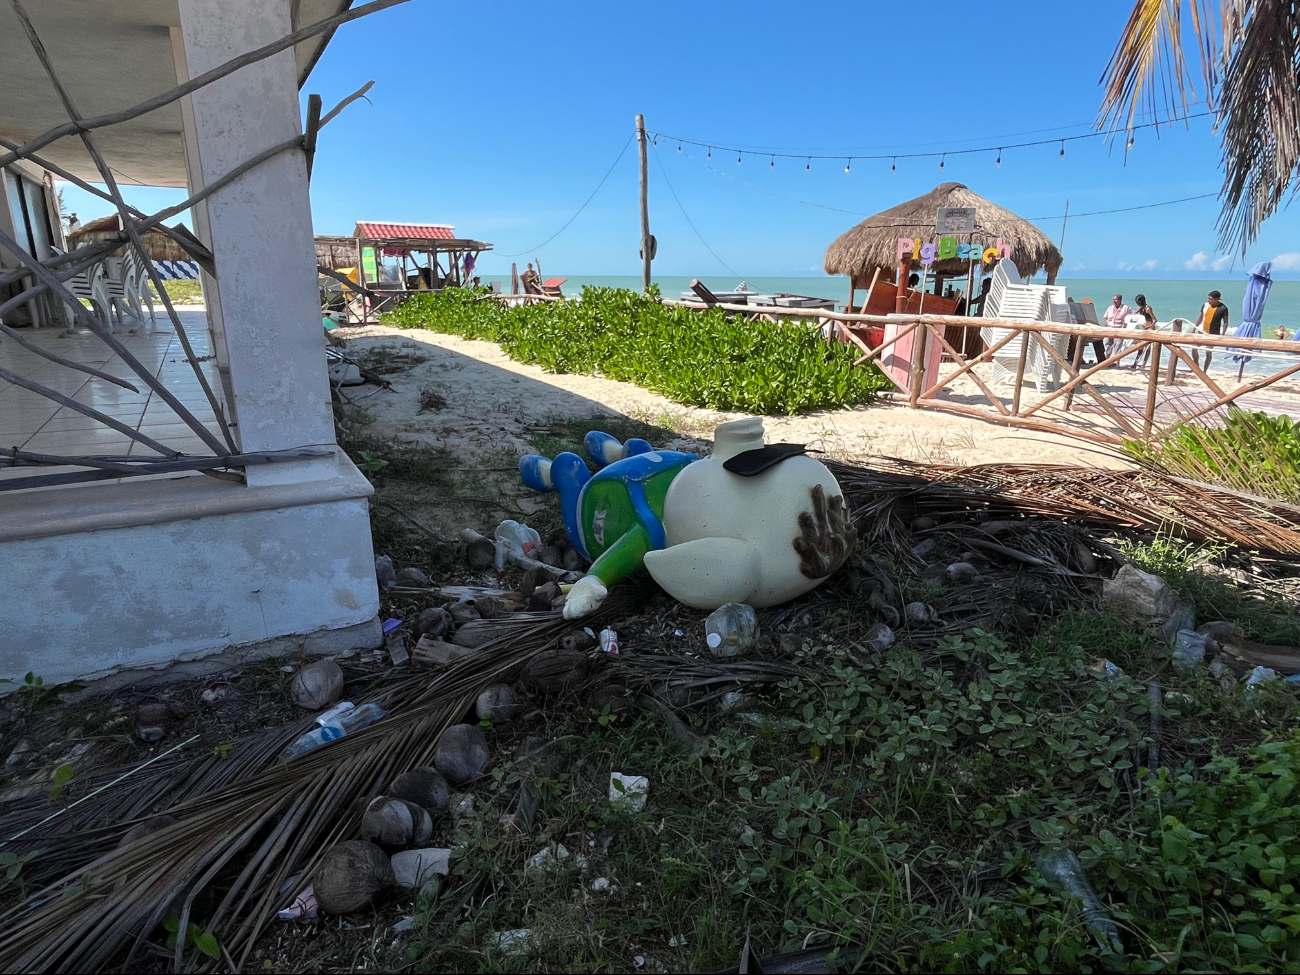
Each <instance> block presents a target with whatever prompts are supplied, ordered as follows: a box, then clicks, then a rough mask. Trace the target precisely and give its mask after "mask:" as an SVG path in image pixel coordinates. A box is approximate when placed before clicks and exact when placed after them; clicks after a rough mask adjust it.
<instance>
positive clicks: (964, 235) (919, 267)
mask: <svg viewBox="0 0 1300 975" xmlns="http://www.w3.org/2000/svg"><path fill="white" fill-rule="evenodd" d="M953 211H965V212H964V213H958V214H954V216H956V217H958V218H961V217H966V218H967V220H966V222H965V223H964V224H957V223H954V224H951V225H950V226H947V227H945V226H940V221H941V219H942V218H943V217H946V216H947V215H948V214H953ZM944 238H949V239H950V240H951V244H950V245H948V248H947V249H945V248H944V247H943V244H944ZM903 240H908V241H911V242H912V246H911V247H910V248H908V249H906V250H904V249H903V245H902V243H901V242H902V241H903ZM927 243H929V244H933V245H934V247H935V254H934V256H933V258H932V259H931V260H930V261H927V262H925V263H924V264H923V263H922V262H923V261H924V254H923V253H922V248H923V247H924V246H925V245H926V244H927ZM963 245H965V246H963ZM990 251H992V252H993V253H992V254H991V255H990V254H989V252H990ZM972 252H974V253H975V255H976V257H974V258H973V257H972V256H971V255H972ZM958 255H960V256H958ZM986 256H987V260H986ZM1003 257H1009V258H1010V259H1011V261H1012V263H1013V264H1015V266H1016V269H1017V270H1018V271H1019V272H1020V276H1021V277H1022V278H1023V279H1025V280H1028V279H1029V278H1030V277H1031V276H1033V275H1034V274H1037V273H1038V272H1040V271H1045V272H1046V273H1047V282H1048V284H1052V283H1054V282H1055V280H1056V275H1057V272H1058V271H1059V270H1060V268H1061V252H1060V251H1059V250H1057V248H1056V245H1055V244H1053V243H1052V241H1051V240H1050V239H1049V238H1048V236H1047V235H1046V234H1045V233H1043V232H1042V231H1041V230H1039V229H1038V228H1037V227H1036V226H1034V225H1033V224H1032V223H1030V222H1029V221H1028V220H1026V219H1025V218H1024V217H1020V216H1017V215H1016V214H1014V213H1012V212H1011V211H1010V210H1007V209H1006V208H1004V207H1000V206H998V205H997V204H996V203H993V202H992V201H990V200H986V199H985V198H984V197H982V196H980V195H979V194H978V193H974V192H972V191H971V190H970V189H968V188H967V187H966V186H965V185H963V184H962V183H940V184H939V185H938V186H936V187H935V188H934V189H933V190H931V191H930V192H929V193H926V194H924V195H922V196H918V197H916V198H915V199H912V200H908V201H907V202H905V203H900V204H898V205H897V206H893V207H890V208H889V209H888V210H882V211H881V212H880V213H877V214H876V215H875V216H871V217H868V218H867V219H866V220H863V221H862V222H861V223H860V224H858V225H857V226H856V227H852V228H850V229H849V230H846V231H845V232H844V233H842V234H840V236H839V237H837V238H835V240H834V241H833V242H832V243H831V245H830V247H828V248H826V257H825V261H824V265H823V266H824V267H825V270H826V273H827V274H843V275H845V276H846V277H848V279H849V303H848V309H847V310H848V311H850V312H852V311H855V310H856V311H861V312H866V313H870V314H891V313H895V312H919V311H922V310H924V311H928V312H930V313H931V314H935V315H950V314H953V313H954V312H955V311H956V310H957V302H956V301H955V300H952V299H948V300H945V299H944V298H943V292H944V284H945V282H948V281H958V282H961V285H960V287H961V290H962V292H963V293H964V296H965V297H966V299H967V302H969V299H970V298H971V296H972V294H978V292H979V287H978V286H979V281H980V278H981V276H982V275H984V274H992V273H993V268H994V266H995V265H996V264H997V262H998V260H1000V259H1001V258H1003ZM912 272H918V273H925V274H928V275H929V279H930V281H932V282H933V286H934V287H933V293H932V294H931V295H928V296H927V297H926V298H925V299H924V308H922V303H923V302H922V298H921V291H920V290H919V289H909V288H907V279H908V276H909V275H910V274H911V273H912ZM900 285H902V286H903V289H904V290H903V294H902V300H901V301H900V300H899V293H898V288H899V286H900ZM860 291H861V292H864V297H863V300H862V303H861V305H857V306H855V301H856V296H857V293H858V292H860ZM936 299H938V300H936Z"/></svg>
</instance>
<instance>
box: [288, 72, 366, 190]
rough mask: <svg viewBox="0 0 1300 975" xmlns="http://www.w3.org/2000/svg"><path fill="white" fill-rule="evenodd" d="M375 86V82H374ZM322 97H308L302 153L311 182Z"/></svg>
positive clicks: (308, 178)
mask: <svg viewBox="0 0 1300 975" xmlns="http://www.w3.org/2000/svg"><path fill="white" fill-rule="evenodd" d="M372 84H373V82H372ZM320 106H321V98H320V95H308V96H307V127H306V129H305V130H304V131H303V134H302V151H303V155H304V156H306V157H307V160H306V161H307V181H308V182H311V167H312V163H314V162H315V161H316V136H317V134H318V133H319V132H320V125H321V122H320Z"/></svg>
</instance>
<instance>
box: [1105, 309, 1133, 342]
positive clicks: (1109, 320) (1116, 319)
mask: <svg viewBox="0 0 1300 975" xmlns="http://www.w3.org/2000/svg"><path fill="white" fill-rule="evenodd" d="M1131 314H1133V309H1132V308H1130V307H1129V306H1128V305H1126V304H1124V296H1123V295H1115V297H1114V298H1112V299H1111V301H1110V304H1109V305H1107V306H1106V314H1105V315H1104V316H1103V318H1104V319H1105V324H1106V327H1107V328H1127V327H1128V326H1127V325H1125V323H1124V319H1126V318H1128V316H1129V315H1131ZM1123 344H1124V340H1123V339H1107V340H1106V355H1107V356H1112V355H1114V354H1115V353H1116V352H1119V351H1120V350H1121V348H1122V346H1123Z"/></svg>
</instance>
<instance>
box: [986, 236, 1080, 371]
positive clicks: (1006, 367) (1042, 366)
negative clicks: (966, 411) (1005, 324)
mask: <svg viewBox="0 0 1300 975" xmlns="http://www.w3.org/2000/svg"><path fill="white" fill-rule="evenodd" d="M984 317H985V318H1002V319H1006V320H1008V321H1013V322H1061V323H1063V324H1069V323H1070V322H1072V321H1073V317H1072V316H1071V314H1070V306H1069V304H1068V299H1067V298H1066V294H1065V288H1062V287H1059V286H1056V285H1042V284H1026V283H1024V282H1023V281H1021V280H1020V274H1019V272H1017V271H1016V266H1015V265H1014V264H1012V263H1011V261H1009V260H1008V259H1006V258H1003V259H1002V260H1001V261H999V262H998V266H997V267H996V268H994V269H993V282H992V284H991V285H990V287H989V296H988V299H987V300H986V301H985V303H984ZM1010 331H1011V329H1007V328H996V327H989V328H982V329H980V337H981V338H983V339H984V344H985V346H986V347H988V348H992V347H993V346H995V345H997V344H998V343H999V342H1001V341H1002V340H1003V339H1004V338H1006V336H1007V333H1008V332H1010ZM1040 335H1041V337H1042V338H1043V339H1044V340H1046V341H1047V342H1049V343H1051V345H1052V348H1054V349H1056V351H1057V352H1059V353H1060V354H1061V356H1062V357H1064V356H1065V352H1066V349H1067V348H1068V345H1069V337H1068V336H1066V335H1057V334H1053V333H1040ZM1025 342H1029V353H1028V355H1027V356H1026V357H1025V370H1026V372H1028V373H1029V374H1030V375H1032V376H1033V378H1034V385H1035V386H1036V387H1037V389H1038V391H1039V392H1040V393H1045V392H1048V391H1049V390H1050V389H1051V388H1052V386H1054V385H1056V384H1057V383H1059V382H1060V381H1061V364H1060V363H1059V362H1057V361H1056V359H1055V358H1053V357H1052V356H1051V355H1049V354H1048V353H1047V352H1046V351H1045V350H1044V349H1043V348H1042V346H1040V345H1039V344H1038V342H1036V341H1033V340H1032V339H1030V337H1029V336H1028V334H1026V333H1021V335H1020V336H1019V337H1018V338H1016V339H1013V340H1012V341H1010V342H1008V343H1007V344H1006V345H1004V346H1003V347H1002V348H1001V349H999V350H998V351H997V352H995V353H994V355H993V376H992V379H993V382H994V383H995V384H997V383H1001V382H1005V381H1006V380H1008V379H1012V378H1014V377H1015V375H1016V369H1017V367H1018V366H1019V363H1020V351H1021V349H1022V348H1024V343H1025Z"/></svg>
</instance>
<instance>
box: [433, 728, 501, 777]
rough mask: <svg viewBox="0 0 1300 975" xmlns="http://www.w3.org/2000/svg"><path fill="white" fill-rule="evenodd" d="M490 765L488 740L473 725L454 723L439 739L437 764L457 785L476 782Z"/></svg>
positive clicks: (436, 756) (439, 769)
mask: <svg viewBox="0 0 1300 975" xmlns="http://www.w3.org/2000/svg"><path fill="white" fill-rule="evenodd" d="M487 763H488V746H487V739H486V738H484V737H483V732H481V731H479V730H478V728H476V727H474V726H473V725H472V724H454V725H452V726H451V727H450V728H448V729H447V730H446V731H444V732H443V733H442V734H441V735H439V736H438V744H437V746H436V747H435V748H434V751H433V764H434V765H436V766H437V768H438V771H439V772H441V773H442V774H443V775H445V776H446V777H447V781H449V782H454V783H455V784H456V785H460V784H461V783H464V782H468V781H469V780H470V779H476V778H478V777H479V776H480V775H482V774H483V770H484V769H485V768H487Z"/></svg>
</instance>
